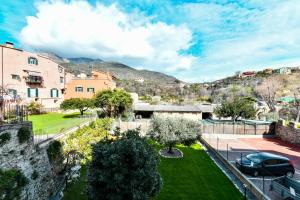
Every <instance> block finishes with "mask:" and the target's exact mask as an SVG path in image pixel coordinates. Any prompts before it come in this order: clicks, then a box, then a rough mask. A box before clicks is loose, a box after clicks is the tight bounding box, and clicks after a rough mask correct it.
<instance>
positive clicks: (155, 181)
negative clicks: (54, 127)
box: [87, 131, 162, 200]
mask: <svg viewBox="0 0 300 200" xmlns="http://www.w3.org/2000/svg"><path fill="white" fill-rule="evenodd" d="M130 132H131V134H129V133H128V134H127V133H125V134H124V136H123V137H122V138H120V139H118V140H116V141H107V140H105V141H100V142H99V143H97V144H96V145H94V146H93V159H92V161H91V163H90V165H89V167H88V177H87V182H88V195H89V197H90V199H93V200H100V199H101V200H108V199H131V200H137V199H145V200H146V199H152V198H153V197H154V196H156V195H157V194H158V193H159V191H160V189H161V187H162V179H161V177H160V175H159V173H158V169H157V168H158V164H159V156H158V153H157V152H156V151H155V150H154V148H153V146H152V145H150V144H149V143H148V142H147V141H146V140H145V139H143V138H140V137H139V136H137V134H138V133H135V132H136V131H130Z"/></svg>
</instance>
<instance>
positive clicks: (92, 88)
mask: <svg viewBox="0 0 300 200" xmlns="http://www.w3.org/2000/svg"><path fill="white" fill-rule="evenodd" d="M66 80H67V81H66V89H65V95H64V97H65V99H70V98H92V97H93V96H94V94H95V93H97V92H99V91H101V90H105V89H115V88H116V82H115V81H116V78H115V77H114V76H113V75H112V74H110V73H108V72H103V71H95V70H94V71H92V75H91V76H90V77H84V76H83V77H82V76H81V77H75V76H70V75H69V76H67V78H66Z"/></svg>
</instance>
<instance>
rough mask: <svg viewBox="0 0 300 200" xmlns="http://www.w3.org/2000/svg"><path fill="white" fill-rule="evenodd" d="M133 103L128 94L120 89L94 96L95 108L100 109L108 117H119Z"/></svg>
mask: <svg viewBox="0 0 300 200" xmlns="http://www.w3.org/2000/svg"><path fill="white" fill-rule="evenodd" d="M132 103H133V99H132V98H131V96H130V94H129V93H127V92H126V91H124V90H122V89H114V90H104V91H101V92H99V93H97V94H96V96H95V106H96V107H99V108H102V109H103V110H104V111H105V112H106V113H107V116H109V117H119V116H120V115H122V114H124V113H125V112H126V111H127V110H128V109H129V108H130V107H131V106H132Z"/></svg>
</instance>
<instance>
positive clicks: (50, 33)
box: [20, 1, 195, 71]
mask: <svg viewBox="0 0 300 200" xmlns="http://www.w3.org/2000/svg"><path fill="white" fill-rule="evenodd" d="M37 10H38V12H37V14H36V16H30V17H27V25H26V26H25V27H24V28H23V29H22V31H21V33H20V41H21V43H22V45H23V46H24V47H27V48H31V49H36V50H40V51H50V52H54V53H57V54H59V55H62V56H65V57H79V56H81V57H91V58H101V59H104V60H114V61H119V62H124V63H125V64H128V65H131V66H133V67H135V66H136V67H143V68H148V69H152V70H159V71H168V70H173V71H176V70H183V69H184V70H186V69H189V68H190V67H191V66H192V63H193V61H194V59H195V58H194V57H193V56H190V55H180V53H179V52H180V51H182V50H185V49H188V48H189V47H190V43H191V40H192V32H191V31H190V29H189V28H187V26H185V25H178V26H175V25H168V24H166V23H164V22H156V23H153V22H151V20H150V18H148V17H146V16H143V15H142V14H140V13H137V12H135V13H132V14H128V13H124V12H122V11H121V10H120V9H119V8H118V6H117V5H115V4H113V5H110V6H104V5H102V4H100V3H97V4H96V6H95V7H93V6H91V5H90V4H88V3H87V2H85V1H71V2H70V3H65V2H64V1H48V2H42V3H39V4H37Z"/></svg>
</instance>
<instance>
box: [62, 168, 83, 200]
mask: <svg viewBox="0 0 300 200" xmlns="http://www.w3.org/2000/svg"><path fill="white" fill-rule="evenodd" d="M86 172H87V169H86V166H85V165H83V166H82V168H81V176H80V179H79V180H78V181H77V182H75V183H72V184H71V185H69V186H68V188H67V189H66V190H65V192H64V197H63V200H87V199H88V198H87V195H86V193H85V192H86V181H85V180H86Z"/></svg>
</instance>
